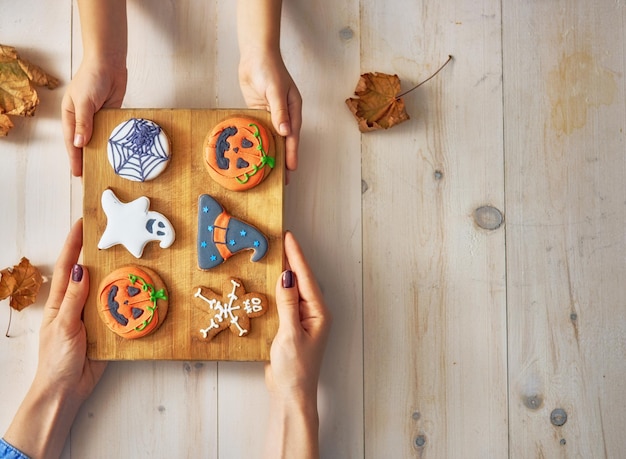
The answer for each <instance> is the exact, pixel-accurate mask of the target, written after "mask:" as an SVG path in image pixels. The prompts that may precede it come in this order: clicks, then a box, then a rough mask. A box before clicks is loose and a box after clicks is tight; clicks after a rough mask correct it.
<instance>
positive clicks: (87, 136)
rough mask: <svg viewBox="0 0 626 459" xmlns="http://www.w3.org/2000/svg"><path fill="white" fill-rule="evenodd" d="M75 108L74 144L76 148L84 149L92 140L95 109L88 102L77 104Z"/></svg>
mask: <svg viewBox="0 0 626 459" xmlns="http://www.w3.org/2000/svg"><path fill="white" fill-rule="evenodd" d="M74 108H75V112H74V139H73V144H74V146H75V147H76V148H83V147H84V146H85V145H87V144H88V143H89V140H91V134H92V132H93V115H94V113H95V108H94V106H93V105H92V104H91V103H89V102H88V101H87V100H85V101H81V102H80V103H75V105H74Z"/></svg>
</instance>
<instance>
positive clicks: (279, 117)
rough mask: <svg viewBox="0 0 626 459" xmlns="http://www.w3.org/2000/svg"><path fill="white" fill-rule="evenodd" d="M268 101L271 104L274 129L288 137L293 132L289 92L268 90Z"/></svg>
mask: <svg viewBox="0 0 626 459" xmlns="http://www.w3.org/2000/svg"><path fill="white" fill-rule="evenodd" d="M267 101H268V103H269V106H270V115H271V117H272V124H273V125H274V129H276V131H277V132H278V133H279V134H280V135H282V136H283V137H287V136H288V135H289V134H291V120H290V119H289V107H288V105H287V94H285V95H281V94H279V93H276V92H273V91H272V93H269V91H268V94H267Z"/></svg>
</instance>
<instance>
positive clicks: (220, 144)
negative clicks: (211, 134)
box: [215, 126, 255, 170]
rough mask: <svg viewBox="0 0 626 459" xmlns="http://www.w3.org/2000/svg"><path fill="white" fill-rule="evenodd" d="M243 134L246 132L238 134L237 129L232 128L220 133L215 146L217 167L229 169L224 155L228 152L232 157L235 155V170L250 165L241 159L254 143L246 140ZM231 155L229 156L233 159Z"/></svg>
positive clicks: (227, 160)
mask: <svg viewBox="0 0 626 459" xmlns="http://www.w3.org/2000/svg"><path fill="white" fill-rule="evenodd" d="M245 134H247V132H242V133H239V131H238V130H237V128H236V127H234V126H230V127H227V128H225V129H224V130H223V131H222V132H221V133H220V135H219V136H218V138H217V143H216V145H215V156H216V161H217V167H219V168H220V169H222V170H228V169H230V167H231V165H230V159H229V158H228V157H227V156H226V153H227V152H229V151H231V152H232V153H233V154H234V155H237V161H236V162H235V167H236V168H237V169H245V168H247V167H248V166H250V163H249V162H248V161H246V160H245V159H243V157H242V156H244V154H245V153H246V152H245V150H249V149H251V148H253V147H254V145H255V142H253V141H252V140H251V139H248V138H247V137H246V136H245ZM233 154H231V155H230V156H231V157H233ZM250 154H251V155H253V154H254V153H253V152H252V153H250ZM239 155H241V156H239Z"/></svg>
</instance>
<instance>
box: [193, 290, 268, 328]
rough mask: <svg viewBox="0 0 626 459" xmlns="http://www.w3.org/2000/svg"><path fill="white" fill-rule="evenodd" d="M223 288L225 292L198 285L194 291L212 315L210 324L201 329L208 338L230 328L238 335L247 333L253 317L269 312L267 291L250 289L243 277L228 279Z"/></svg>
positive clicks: (195, 296)
mask: <svg viewBox="0 0 626 459" xmlns="http://www.w3.org/2000/svg"><path fill="white" fill-rule="evenodd" d="M222 292H223V295H218V294H217V293H215V292H214V291H213V290H211V289H208V288H205V287H197V288H196V292H195V294H194V298H195V299H197V300H198V301H201V302H202V303H201V304H202V306H203V307H206V306H207V305H208V309H209V316H210V318H211V319H210V322H209V324H208V326H207V327H206V328H203V329H200V333H201V334H202V337H203V338H206V339H207V340H211V339H213V338H214V337H215V335H217V334H218V333H220V332H221V331H223V330H226V329H227V328H230V331H231V332H232V333H233V334H235V335H237V336H245V335H247V334H248V333H249V331H250V319H251V318H254V317H259V316H262V315H263V314H265V312H267V307H268V306H267V305H268V303H267V298H266V297H265V295H263V294H262V293H246V289H245V288H244V286H243V283H242V282H241V281H240V280H239V279H235V278H230V279H227V280H225V281H224V284H223V289H222ZM226 292H228V293H226Z"/></svg>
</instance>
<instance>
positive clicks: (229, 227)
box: [198, 194, 268, 270]
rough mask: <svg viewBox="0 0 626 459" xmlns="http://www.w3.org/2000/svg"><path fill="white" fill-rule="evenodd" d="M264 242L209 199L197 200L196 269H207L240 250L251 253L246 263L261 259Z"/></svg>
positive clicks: (205, 197)
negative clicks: (250, 251)
mask: <svg viewBox="0 0 626 459" xmlns="http://www.w3.org/2000/svg"><path fill="white" fill-rule="evenodd" d="M267 249H268V242H267V238H266V237H265V236H264V235H263V234H262V233H261V232H260V231H259V230H258V229H256V228H255V227H254V226H251V225H249V224H248V223H244V222H242V221H241V220H238V219H236V218H234V217H231V216H230V215H229V214H228V213H227V212H226V211H225V210H224V208H223V207H222V205H221V204H220V203H219V202H217V201H216V200H215V199H214V198H213V197H211V196H209V195H208V194H203V195H201V196H200V198H199V199H198V267H199V268H200V269H203V270H205V269H211V268H215V267H216V266H218V265H220V264H221V263H223V262H224V261H226V260H228V259H229V258H230V257H231V256H233V255H234V254H235V253H237V252H240V251H242V250H252V251H254V253H253V254H252V257H251V258H250V261H253V262H256V261H259V260H260V259H261V258H263V257H264V256H265V254H266V253H267Z"/></svg>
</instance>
